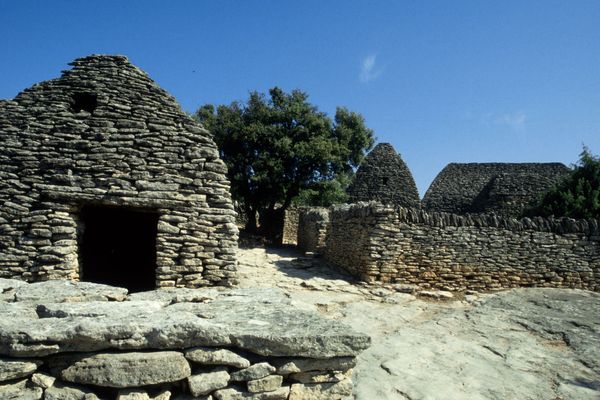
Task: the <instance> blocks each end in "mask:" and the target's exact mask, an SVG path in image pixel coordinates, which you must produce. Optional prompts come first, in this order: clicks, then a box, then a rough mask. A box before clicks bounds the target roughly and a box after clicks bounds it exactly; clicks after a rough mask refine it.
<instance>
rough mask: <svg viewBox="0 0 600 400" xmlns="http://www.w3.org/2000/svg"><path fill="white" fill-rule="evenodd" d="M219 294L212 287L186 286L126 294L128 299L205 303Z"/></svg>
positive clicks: (172, 302)
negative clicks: (193, 287) (195, 287)
mask: <svg viewBox="0 0 600 400" xmlns="http://www.w3.org/2000/svg"><path fill="white" fill-rule="evenodd" d="M218 296H219V291H217V290H216V289H213V288H203V289H202V290H197V289H188V288H161V289H159V290H149V291H146V292H138V293H132V294H130V295H129V296H127V300H130V301H160V302H167V303H169V304H175V303H206V302H209V301H212V300H214V298H215V297H218Z"/></svg>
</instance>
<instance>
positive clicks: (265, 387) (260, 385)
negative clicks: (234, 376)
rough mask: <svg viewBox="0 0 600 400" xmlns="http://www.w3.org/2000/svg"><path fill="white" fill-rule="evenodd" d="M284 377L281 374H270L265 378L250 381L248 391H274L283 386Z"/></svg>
mask: <svg viewBox="0 0 600 400" xmlns="http://www.w3.org/2000/svg"><path fill="white" fill-rule="evenodd" d="M282 383H283V377H282V376H281V375H269V376H265V377H264V378H260V379H255V380H252V381H248V383H247V385H248V391H249V392H251V393H262V392H272V391H274V390H277V389H279V388H280V387H281V384H282Z"/></svg>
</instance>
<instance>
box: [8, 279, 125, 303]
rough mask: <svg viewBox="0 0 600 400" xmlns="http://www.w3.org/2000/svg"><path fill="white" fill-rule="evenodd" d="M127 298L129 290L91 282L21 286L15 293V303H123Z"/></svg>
mask: <svg viewBox="0 0 600 400" xmlns="http://www.w3.org/2000/svg"><path fill="white" fill-rule="evenodd" d="M125 297H127V289H123V288H118V287H114V286H108V285H100V284H97V283H90V282H72V281H62V280H55V281H46V282H37V283H31V284H29V285H26V286H20V287H19V288H17V291H16V293H15V301H21V302H25V301H28V302H45V303H63V302H82V301H110V300H116V301H122V300H124V299H125Z"/></svg>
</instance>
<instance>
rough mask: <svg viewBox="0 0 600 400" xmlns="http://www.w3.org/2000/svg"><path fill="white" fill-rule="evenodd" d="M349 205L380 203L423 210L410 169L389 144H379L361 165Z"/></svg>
mask: <svg viewBox="0 0 600 400" xmlns="http://www.w3.org/2000/svg"><path fill="white" fill-rule="evenodd" d="M348 196H349V201H350V202H352V203H355V202H358V201H379V202H381V203H384V204H394V205H398V206H403V207H419V205H420V200H419V192H418V191H417V185H415V180H414V179H413V176H412V174H411V172H410V170H409V169H408V166H407V165H406V163H405V162H404V160H402V158H401V157H400V155H399V154H398V153H397V152H396V150H395V149H394V147H393V146H392V145H391V144H389V143H379V144H378V145H377V146H375V148H374V149H373V150H371V152H370V153H369V154H368V155H367V157H365V159H364V160H363V162H362V163H361V164H360V167H359V168H358V171H356V176H355V177H354V181H353V182H352V184H351V185H350V187H348Z"/></svg>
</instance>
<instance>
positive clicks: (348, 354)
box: [0, 279, 370, 400]
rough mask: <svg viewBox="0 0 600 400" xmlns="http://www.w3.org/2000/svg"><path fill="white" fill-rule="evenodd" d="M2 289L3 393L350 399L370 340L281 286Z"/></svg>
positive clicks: (1, 282)
mask: <svg viewBox="0 0 600 400" xmlns="http://www.w3.org/2000/svg"><path fill="white" fill-rule="evenodd" d="M0 289H2V298H1V300H0V309H1V311H2V315H3V316H5V318H3V319H2V320H0V398H2V399H9V398H10V399H13V398H14V399H33V400H37V399H42V398H44V399H61V400H65V399H75V400H94V399H100V398H104V399H107V398H110V399H118V400H144V399H145V400H150V399H154V400H169V399H180V400H182V399H219V400H233V399H254V400H265V399H273V400H277V399H281V400H283V399H291V400H301V399H343V398H347V397H348V396H350V395H351V394H352V387H353V386H352V380H351V374H352V369H353V367H354V366H355V365H356V356H357V355H358V354H359V353H360V352H361V351H362V350H364V349H365V348H367V347H368V345H369V343H370V339H369V337H368V336H365V335H362V334H359V333H356V332H353V331H352V329H350V328H349V327H347V326H344V325H342V324H339V323H337V322H334V321H332V320H329V319H326V318H323V317H320V316H319V315H317V314H316V313H312V312H306V311H302V310H298V309H296V308H294V307H293V306H292V305H291V304H290V301H289V300H288V299H287V298H286V297H285V295H284V294H283V293H282V292H280V291H277V290H272V289H271V290H268V289H267V290H266V291H265V290H263V291H261V290H252V289H247V290H231V291H223V290H216V289H210V288H208V289H161V290H157V291H150V292H143V293H138V294H134V295H131V296H127V291H126V290H125V289H121V288H113V287H109V286H105V285H97V284H90V283H85V282H68V281H48V282H39V283H33V284H27V283H24V282H22V281H16V280H9V279H0ZM266 299H268V300H266Z"/></svg>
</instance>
